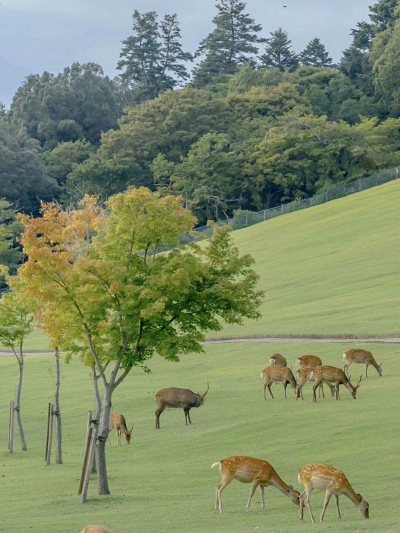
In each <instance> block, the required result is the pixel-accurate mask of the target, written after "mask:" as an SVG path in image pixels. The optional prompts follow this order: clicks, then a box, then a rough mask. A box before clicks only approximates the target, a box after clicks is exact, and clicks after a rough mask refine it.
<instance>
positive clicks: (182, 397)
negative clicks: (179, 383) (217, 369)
mask: <svg viewBox="0 0 400 533" xmlns="http://www.w3.org/2000/svg"><path fill="white" fill-rule="evenodd" d="M209 388H210V386H209V384H208V381H207V390H206V392H205V393H204V394H203V395H201V394H195V393H194V392H192V391H191V390H189V389H177V388H176V387H169V388H168V389H161V390H159V391H158V392H157V394H156V403H157V411H156V429H160V415H161V413H162V412H163V411H164V410H165V409H166V408H167V407H172V408H175V407H180V408H181V409H183V411H184V413H185V423H186V425H188V420H189V424H191V423H192V421H191V420H190V414H189V411H190V409H191V408H192V407H201V406H202V405H203V404H204V398H205V396H206V394H207V392H208V389H209Z"/></svg>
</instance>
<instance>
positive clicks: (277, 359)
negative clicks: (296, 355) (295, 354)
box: [269, 353, 287, 366]
mask: <svg viewBox="0 0 400 533" xmlns="http://www.w3.org/2000/svg"><path fill="white" fill-rule="evenodd" d="M269 364H270V365H271V366H287V361H286V359H285V358H284V357H283V355H281V354H280V353H274V354H272V355H271V357H270V360H269Z"/></svg>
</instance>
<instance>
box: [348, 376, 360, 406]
mask: <svg viewBox="0 0 400 533" xmlns="http://www.w3.org/2000/svg"><path fill="white" fill-rule="evenodd" d="M350 380H351V376H350V377H349V380H348V387H347V388H348V389H349V391H350V392H351V395H352V396H353V398H354V400H355V399H356V396H357V389H358V387H359V386H360V383H361V380H362V376H360V379H359V380H358V383H357V385H356V386H355V387H354V386H353V385H352V384H351V383H350Z"/></svg>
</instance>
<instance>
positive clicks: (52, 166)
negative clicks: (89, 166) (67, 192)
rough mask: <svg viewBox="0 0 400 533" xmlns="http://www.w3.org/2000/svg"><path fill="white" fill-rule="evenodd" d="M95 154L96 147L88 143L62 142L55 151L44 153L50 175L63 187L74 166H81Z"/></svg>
mask: <svg viewBox="0 0 400 533" xmlns="http://www.w3.org/2000/svg"><path fill="white" fill-rule="evenodd" d="M93 152H95V147H94V146H93V145H92V144H90V143H89V142H87V141H75V142H74V141H69V142H62V143H60V144H59V145H58V146H56V147H55V148H54V149H53V150H51V151H49V152H45V153H44V157H43V158H44V162H45V164H46V168H47V173H48V175H49V176H50V177H51V178H53V179H55V180H57V182H58V183H59V184H60V185H62V184H63V183H65V181H66V179H67V176H68V174H70V172H71V171H72V169H73V168H74V165H80V164H81V163H83V162H84V161H86V159H88V157H89V156H90V154H92V153H93Z"/></svg>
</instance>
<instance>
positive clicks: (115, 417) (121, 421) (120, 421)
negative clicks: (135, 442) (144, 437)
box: [108, 413, 133, 446]
mask: <svg viewBox="0 0 400 533" xmlns="http://www.w3.org/2000/svg"><path fill="white" fill-rule="evenodd" d="M109 426H110V432H111V431H112V430H113V429H115V431H116V432H117V446H121V433H123V434H124V435H125V440H126V443H127V444H130V443H131V436H132V430H133V424H132V427H131V429H130V431H128V428H127V427H126V420H125V417H124V415H120V414H118V413H110V422H109ZM108 442H109V443H110V446H111V441H110V437H108Z"/></svg>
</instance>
